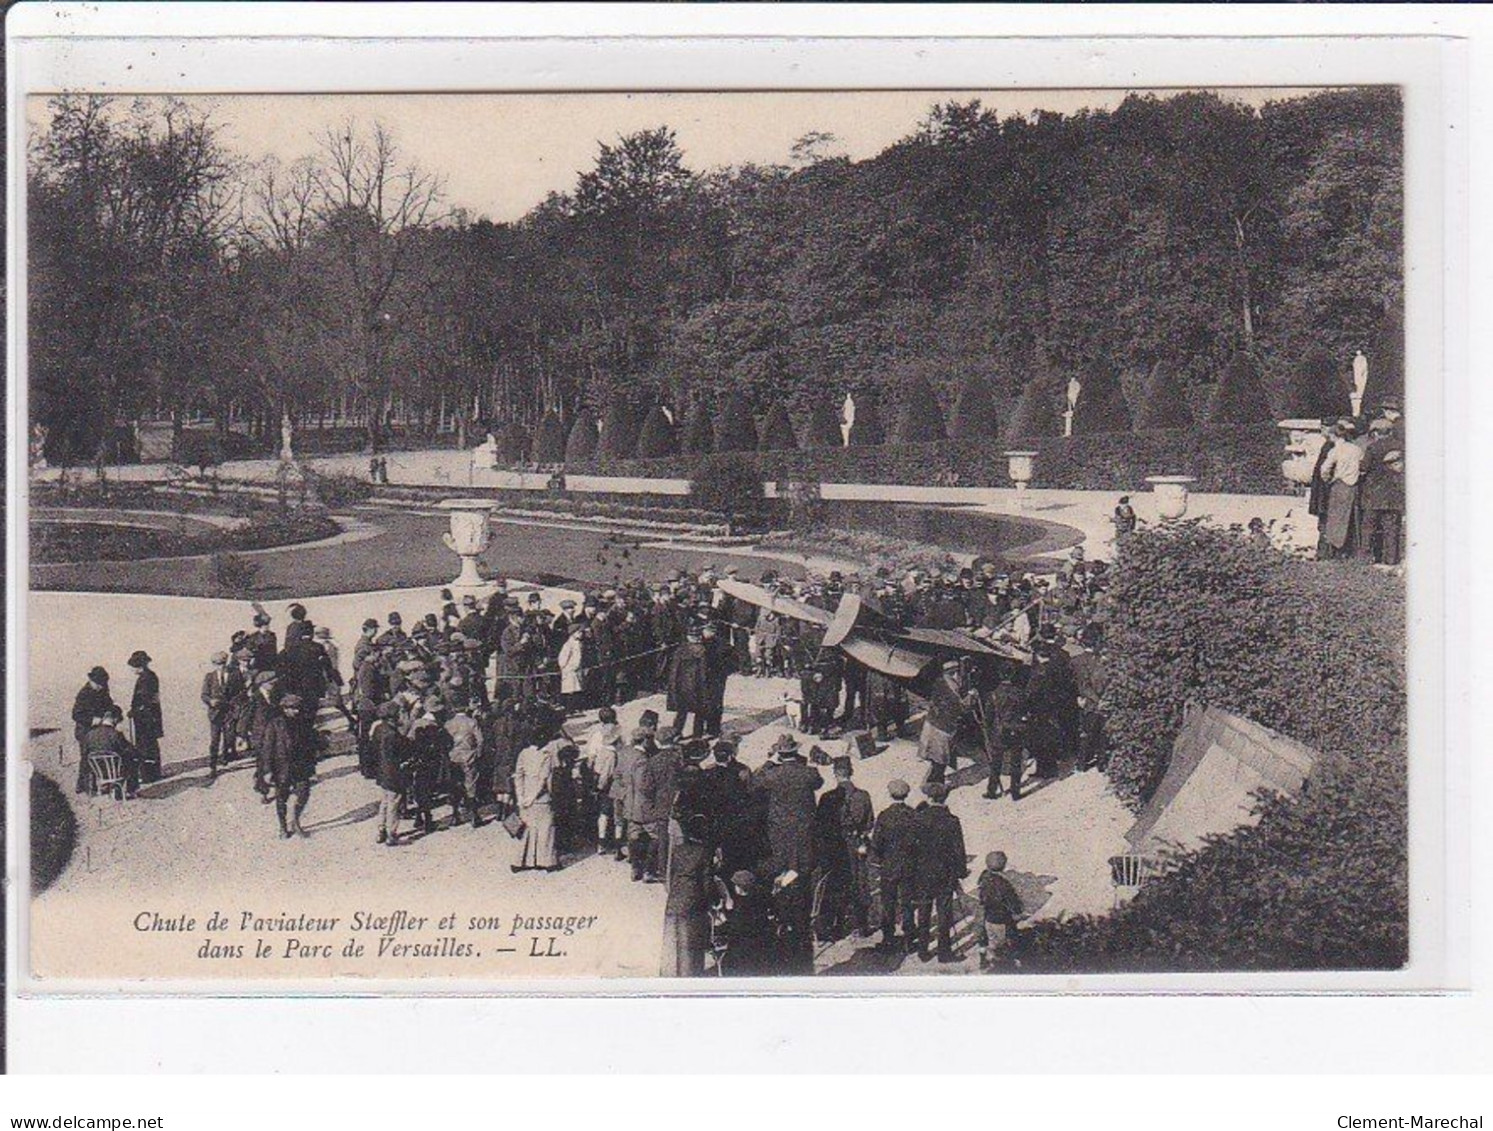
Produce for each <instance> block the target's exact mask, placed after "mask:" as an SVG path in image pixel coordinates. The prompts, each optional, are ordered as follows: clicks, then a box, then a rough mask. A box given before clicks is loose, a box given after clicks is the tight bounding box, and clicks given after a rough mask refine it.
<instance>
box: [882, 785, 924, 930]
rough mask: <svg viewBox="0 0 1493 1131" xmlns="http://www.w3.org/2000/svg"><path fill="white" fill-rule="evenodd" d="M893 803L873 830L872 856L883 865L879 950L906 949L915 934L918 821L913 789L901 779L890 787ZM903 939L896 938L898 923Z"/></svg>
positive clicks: (888, 791)
mask: <svg viewBox="0 0 1493 1131" xmlns="http://www.w3.org/2000/svg"><path fill="white" fill-rule="evenodd" d="M886 789H887V793H888V794H890V795H891V798H892V803H891V804H890V805H888V806H887V807H886V808H885V809H883V810H882V811H881V813H880V814H879V815H878V816H877V818H876V825H875V827H874V828H873V829H872V831H871V855H872V856H873V857H875V859H876V862H877V864H878V865H880V878H881V942H880V943H879V944H878V949H880V950H888V951H895V950H905V949H906V947H907V944H908V942H909V941H910V940H911V939H912V937H913V933H914V908H915V906H916V901H915V899H914V898H913V895H914V891H913V880H914V878H915V877H916V875H917V868H918V862H917V850H918V828H919V825H918V820H917V814H916V812H915V811H914V810H913V808H912V806H911V805H909V804H907V795H908V794H909V793H911V792H912V788H911V787H910V786H909V785H908V784H907V783H906V782H905V781H902V780H901V779H900V778H898V779H896V780H893V781H891V782H889V783H888V784H887V787H886ZM899 917H900V918H901V920H902V937H901V938H900V939H899V938H898V937H897V920H898V918H899Z"/></svg>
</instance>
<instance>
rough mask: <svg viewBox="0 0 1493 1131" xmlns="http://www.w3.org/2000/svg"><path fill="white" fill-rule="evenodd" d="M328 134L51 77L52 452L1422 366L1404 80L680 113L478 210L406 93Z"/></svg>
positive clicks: (1290, 384)
mask: <svg viewBox="0 0 1493 1131" xmlns="http://www.w3.org/2000/svg"><path fill="white" fill-rule="evenodd" d="M308 149H309V150H310V152H309V153H308V156H307V157H306V158H304V159H303V160H301V161H298V162H295V163H292V164H288V165H286V164H280V163H277V162H274V161H263V160H262V161H251V160H249V158H248V157H247V156H246V155H240V154H235V153H232V152H229V151H228V150H227V149H226V147H225V146H224V144H223V143H222V140H221V137H220V135H219V131H218V130H217V128H216V126H215V124H214V122H213V120H212V118H211V117H210V115H208V114H206V113H204V112H202V111H201V110H199V109H197V108H194V107H193V106H191V105H188V104H186V103H180V102H170V101H165V100H160V99H156V100H150V101H139V102H134V103H130V102H127V101H115V102H111V101H109V100H106V99H101V98H97V97H64V98H59V99H57V100H55V101H54V102H53V104H52V107H51V113H50V117H49V120H48V123H47V126H46V128H45V130H43V131H39V132H38V133H37V135H36V136H34V137H33V139H32V144H31V163H30V170H29V177H28V193H29V200H28V217H29V260H30V261H29V266H28V271H29V274H28V279H29V310H30V338H29V364H30V369H31V377H32V382H31V389H32V394H31V405H32V412H33V416H34V418H35V419H36V420H38V421H40V422H41V423H43V424H44V425H46V426H47V428H48V429H49V430H50V433H51V436H50V440H49V444H48V447H49V455H51V456H52V458H54V459H66V460H89V459H93V458H96V457H97V456H98V454H99V451H100V448H101V445H103V444H104V442H105V440H106V438H107V436H108V434H109V432H110V431H111V429H112V428H113V427H114V426H116V425H118V424H121V423H126V422H129V421H131V420H135V419H138V418H140V417H142V416H155V417H162V416H169V417H172V418H174V419H183V418H188V417H190V418H194V419H195V418H200V417H210V418H212V419H214V420H216V421H217V422H218V424H219V426H220V427H222V428H225V429H226V428H227V426H228V423H229V421H230V418H231V419H232V420H233V421H234V427H235V428H241V427H244V426H247V427H248V429H249V430H250V431H252V432H254V433H255V434H256V436H257V437H258V438H259V439H260V440H261V441H262V442H263V444H264V445H265V446H269V445H270V444H271V442H272V441H273V439H275V438H278V435H279V432H280V427H281V420H282V417H288V418H289V419H290V420H292V421H294V422H295V424H296V425H297V426H298V427H302V428H304V427H305V426H306V425H308V424H313V423H315V422H317V421H319V420H324V419H325V418H326V416H327V414H328V412H329V411H330V410H331V409H332V408H333V407H334V406H335V407H337V408H340V409H344V410H346V411H348V412H350V413H351V414H352V416H353V419H354V420H355V421H356V422H358V423H359V424H360V425H362V426H363V427H364V428H366V440H367V442H368V443H370V444H375V445H376V444H379V443H381V442H382V441H383V440H384V438H385V437H384V436H383V435H382V433H384V432H385V430H386V428H387V427H388V425H389V423H390V422H391V421H392V420H396V419H397V420H399V421H413V422H414V426H415V428H416V430H420V429H429V430H434V429H436V428H437V427H446V428H452V427H454V428H455V429H456V430H457V431H458V432H459V433H460V436H461V438H462V439H463V441H466V440H467V438H468V437H470V438H471V440H470V442H475V441H476V439H480V433H481V430H483V429H489V428H490V429H493V430H495V431H497V432H498V433H500V435H502V436H503V437H504V438H505V442H507V443H508V444H509V446H511V447H514V448H515V449H525V450H524V451H523V453H522V454H523V455H525V456H527V455H530V454H533V455H536V456H538V455H539V454H548V455H554V454H556V453H557V452H563V451H564V444H565V440H566V439H567V438H569V439H570V440H571V441H572V445H573V446H574V445H578V447H576V450H575V451H574V452H573V453H572V454H574V455H576V456H577V457H578V458H583V459H584V458H590V457H591V455H593V454H599V455H602V456H610V457H613V458H620V457H624V456H631V455H635V454H642V455H652V454H657V455H667V454H672V453H673V452H674V451H676V450H678V448H680V447H681V446H682V447H683V448H684V450H686V451H704V450H712V449H714V450H719V449H722V448H748V447H757V446H763V447H787V446H795V445H796V446H801V447H809V446H821V445H825V446H827V445H833V444H838V443H839V442H840V441H839V433H838V428H837V413H838V411H839V407H840V404H841V402H842V401H843V400H844V398H845V395H846V394H847V393H854V394H855V395H856V398H857V402H858V405H859V408H858V410H857V416H858V419H857V424H856V428H855V430H854V431H853V432H852V435H851V443H852V444H860V443H878V442H881V441H883V440H918V441H927V440H934V439H938V438H940V437H942V436H944V435H946V434H947V435H950V436H952V437H954V438H956V439H980V438H982V437H986V436H991V435H995V434H999V433H1001V432H1005V433H1006V434H1008V435H1011V434H1015V435H1034V436H1038V435H1053V434H1056V432H1057V431H1058V430H1059V428H1060V424H1059V422H1058V417H1057V409H1058V408H1059V406H1060V405H1061V403H1062V398H1063V395H1064V392H1063V391H1064V389H1065V387H1066V385H1067V382H1068V380H1069V378H1071V377H1078V378H1079V379H1080V380H1081V381H1082V382H1083V385H1084V392H1083V394H1082V397H1081V399H1080V406H1079V413H1078V417H1077V419H1076V420H1075V430H1076V431H1079V432H1094V431H1108V430H1126V429H1130V428H1136V429H1155V428H1185V427H1189V426H1191V425H1193V424H1194V423H1196V424H1202V423H1203V422H1204V421H1203V420H1202V419H1200V418H1201V417H1204V416H1206V417H1207V419H1208V421H1209V422H1212V423H1221V422H1247V421H1252V420H1253V421H1258V420H1261V419H1268V418H1270V417H1271V416H1272V415H1275V416H1278V415H1283V414H1297V413H1305V412H1318V411H1346V407H1347V406H1346V395H1345V393H1346V386H1347V380H1348V373H1349V363H1350V359H1351V357H1352V354H1353V352H1354V350H1356V349H1360V348H1362V349H1364V350H1365V351H1366V352H1367V353H1368V354H1369V356H1370V359H1371V363H1370V364H1371V384H1373V385H1375V386H1377V387H1378V391H1379V393H1380V394H1381V395H1382V393H1383V392H1385V391H1387V390H1388V389H1389V388H1390V387H1391V386H1395V387H1397V386H1398V383H1399V381H1400V380H1401V374H1400V372H1399V369H1400V367H1401V366H1402V362H1401V361H1399V360H1398V359H1399V358H1400V357H1402V354H1401V352H1400V344H1399V343H1400V340H1401V338H1402V336H1403V330H1402V328H1401V327H1402V321H1401V313H1400V312H1401V309H1402V301H1403V294H1402V292H1403V281H1402V250H1401V243H1402V189H1401V173H1402V143H1401V111H1400V102H1399V95H1398V92H1397V91H1396V90H1394V89H1391V88H1364V89H1356V90H1351V91H1332V92H1324V93H1318V94H1313V95H1310V96H1303V97H1300V98H1293V99H1290V100H1286V101H1280V102H1273V103H1269V104H1267V105H1265V106H1264V107H1263V108H1260V109H1253V108H1250V107H1247V106H1244V105H1242V104H1239V103H1236V102H1232V101H1229V100H1227V99H1224V98H1220V97H1217V96H1215V95H1212V94H1204V93H1182V94H1177V95H1174V96H1170V97H1165V98H1157V97H1140V96H1132V97H1130V98H1128V99H1126V100H1125V101H1124V103H1123V104H1121V105H1120V106H1119V107H1117V108H1116V109H1115V110H1113V111H1103V112H1084V113H1079V114H1073V115H1063V114H1057V113H1042V114H1037V115H1033V116H1030V117H1005V118H1002V117H1000V116H999V115H997V114H996V113H994V112H992V111H990V110H988V109H985V108H984V107H982V106H981V105H980V104H979V103H978V102H973V103H968V104H954V103H949V104H943V105H935V106H932V107H931V108H930V110H929V112H928V114H927V116H926V118H925V119H924V121H923V122H922V123H921V125H920V126H919V127H918V128H917V130H916V131H915V132H914V133H913V134H912V135H911V136H909V137H907V138H904V139H903V140H901V141H899V142H897V143H896V144H894V145H892V146H891V147H889V148H888V149H886V150H885V151H884V152H882V153H880V154H878V155H876V156H875V157H872V158H869V159H867V160H862V161H850V160H848V159H846V158H844V157H840V156H836V155H835V152H836V142H835V139H834V138H833V137H832V136H829V135H822V134H820V135H810V136H808V137H806V138H804V139H802V140H801V141H800V142H799V144H798V145H796V146H795V147H794V150H793V153H792V155H791V157H790V159H789V160H788V161H787V163H785V164H783V165H772V166H764V165H747V166H741V167H733V168H724V169H691V168H689V167H688V164H687V160H686V155H685V154H684V153H683V152H682V151H681V149H680V147H679V146H678V144H677V143H676V140H675V137H674V134H673V132H672V131H671V130H670V129H669V128H668V127H667V126H666V125H661V126H659V127H658V128H657V129H655V130H651V131H646V132H643V133H639V134H635V135H631V136H628V137H623V138H618V139H616V140H615V141H614V142H612V143H608V144H602V145H601V146H600V147H599V149H598V152H597V155H596V159H595V164H594V166H593V167H592V168H591V169H589V170H588V171H586V172H584V173H583V174H581V175H580V176H579V177H578V179H577V182H576V184H575V186H574V188H573V189H572V191H570V192H569V193H568V194H565V195H555V196H551V197H550V198H549V199H547V200H545V201H543V202H542V203H541V204H539V205H538V206H537V207H535V208H534V209H533V210H532V211H531V212H530V213H529V214H528V215H527V216H525V217H524V218H523V219H522V220H520V221H518V222H516V223H493V222H490V221H488V220H485V219H476V218H473V217H472V216H470V215H468V214H465V213H463V212H461V211H458V210H452V209H450V208H449V207H448V206H447V203H446V200H445V196H444V191H443V185H442V181H441V178H440V176H439V175H438V173H436V172H435V171H431V170H422V169H420V168H417V167H414V166H412V165H411V164H410V163H409V162H408V161H407V160H406V159H405V157H404V156H403V155H402V154H401V151H400V148H399V145H398V139H396V138H393V137H391V136H389V134H388V133H387V132H386V131H385V130H383V129H382V128H381V127H380V126H379V125H378V124H376V123H351V122H350V123H347V124H346V125H345V127H342V128H338V129H336V130H331V131H329V132H328V133H327V134H326V135H325V136H323V137H321V138H313V139H308ZM1226 373H1228V374H1230V377H1229V379H1228V380H1226V381H1223V382H1220V377H1222V376H1223V375H1224V374H1226ZM929 390H931V391H932V394H933V395H931V396H930V395H928V391H929ZM1023 394H1024V395H1023ZM1339 404H1340V405H1341V407H1340V408H1335V407H1334V406H1336V405H1339ZM660 406H662V407H663V408H667V409H668V412H667V414H666V413H664V412H662V411H659V408H660ZM577 422H579V423H580V429H579V432H578V431H577V429H576V427H575V426H576V424H577ZM596 422H600V423H601V425H602V427H601V439H600V445H601V451H600V452H599V453H593V452H588V451H586V450H585V449H588V448H594V447H595V428H596ZM541 447H543V448H544V449H545V452H544V453H540V452H539V450H538V449H539V448H541Z"/></svg>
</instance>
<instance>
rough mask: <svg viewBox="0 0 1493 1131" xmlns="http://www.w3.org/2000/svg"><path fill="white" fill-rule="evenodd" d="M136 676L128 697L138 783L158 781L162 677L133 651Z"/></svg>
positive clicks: (163, 726) (163, 727) (143, 656)
mask: <svg viewBox="0 0 1493 1131" xmlns="http://www.w3.org/2000/svg"><path fill="white" fill-rule="evenodd" d="M129 665H130V667H132V668H134V669H135V671H136V672H137V673H139V674H137V675H136V677H135V693H134V695H133V696H131V697H130V721H131V722H132V723H133V724H134V741H135V749H136V750H138V751H139V752H140V780H141V781H143V782H153V781H160V780H161V737H162V736H163V735H164V734H165V733H166V727H165V725H164V723H163V721H162V717H161V678H160V676H158V675H156V673H155V672H153V671H151V670H150V657H149V656H147V655H146V654H145V653H144V652H141V651H138V650H137V651H135V652H134V653H133V654H132V655H131V656H130V659H129Z"/></svg>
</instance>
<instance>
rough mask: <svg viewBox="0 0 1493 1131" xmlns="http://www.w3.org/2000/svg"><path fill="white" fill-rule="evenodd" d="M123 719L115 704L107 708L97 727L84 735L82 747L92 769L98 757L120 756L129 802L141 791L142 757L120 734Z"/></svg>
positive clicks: (126, 795)
mask: <svg viewBox="0 0 1493 1131" xmlns="http://www.w3.org/2000/svg"><path fill="white" fill-rule="evenodd" d="M122 717H123V716H122V714H121V712H120V710H119V708H118V707H116V706H114V705H113V704H110V705H109V706H108V707H105V708H104V712H103V714H101V715H100V716H98V718H97V720H96V722H95V725H94V726H92V727H90V728H89V729H88V731H87V732H86V733H85V734H84V735H83V741H82V744H81V745H82V750H83V761H84V762H87V763H89V765H90V767H91V765H92V762H91V759H92V758H94V757H95V756H96V755H103V754H116V755H118V756H119V763H120V771H121V772H122V773H123V775H124V799H125V800H129V799H131V798H133V797H134V796H135V794H136V792H137V791H138V790H139V789H140V757H139V755H138V754H137V753H136V752H135V747H134V746H133V745H132V744H131V743H130V740H129V739H127V738H125V736H124V735H122V734H120V733H119V723H120V720H121V718H122ZM116 788H118V787H116Z"/></svg>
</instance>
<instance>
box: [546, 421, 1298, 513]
mask: <svg viewBox="0 0 1493 1131" xmlns="http://www.w3.org/2000/svg"><path fill="white" fill-rule="evenodd" d="M1022 445H1023V446H1024V447H1026V446H1029V447H1031V448H1033V449H1035V450H1036V452H1037V458H1036V460H1035V469H1034V477H1033V480H1032V485H1033V486H1034V487H1051V488H1059V489H1065V490H1086V491H1118V492H1123V491H1142V490H1145V489H1146V477H1147V476H1148V475H1191V476H1194V477H1195V478H1196V479H1197V483H1196V484H1195V485H1194V488H1193V489H1194V490H1196V491H1200V492H1207V493H1212V492H1221V493H1226V494H1245V495H1289V494H1294V493H1295V491H1294V488H1293V487H1292V486H1291V484H1289V483H1287V482H1286V480H1285V479H1284V478H1283V477H1282V476H1281V473H1280V461H1281V459H1282V457H1283V454H1284V451H1283V446H1282V441H1281V436H1280V431H1279V430H1278V429H1277V428H1276V427H1275V425H1274V424H1254V425H1248V426H1243V425H1235V426H1231V427H1226V428H1198V429H1195V430H1191V431H1181V430H1176V429H1168V430H1160V431H1153V432H1111V433H1103V434H1100V435H1095V436H1073V437H1068V438H1064V437H1062V436H1043V437H1032V438H1027V439H1024V440H1023V441H1022ZM1004 453H1005V445H1004V444H1002V443H1000V442H998V441H990V440H987V441H984V442H968V441H956V440H946V441H944V442H943V443H940V444H882V445H879V446H877V447H868V448H817V447H805V448H800V449H799V450H798V451H793V452H773V453H772V454H771V456H770V457H768V458H766V459H763V460H760V461H759V464H758V466H759V468H760V469H761V474H762V477H763V479H766V480H787V479H796V480H813V481H818V482H823V483H899V484H907V485H910V486H938V485H944V484H946V483H947V482H948V481H949V479H950V477H951V476H957V481H958V483H959V485H961V486H966V487H1009V486H1010V485H1011V480H1010V477H1009V476H1008V474H1007V466H1006V464H1007V461H1006V457H1005V454H1004ZM741 454H742V455H743V456H744V457H745V456H748V453H741ZM752 458H755V457H754V456H753V457H752ZM698 462H699V460H698V457H690V456H681V457H678V458H676V459H667V460H625V461H615V462H613V461H600V460H598V461H590V462H585V463H575V464H567V467H566V470H567V471H569V472H571V473H573V474H577V475H635V476H642V477H646V478H668V479H688V478H689V477H690V475H691V474H692V473H693V471H694V468H695V466H696V464H697V463H698Z"/></svg>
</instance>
